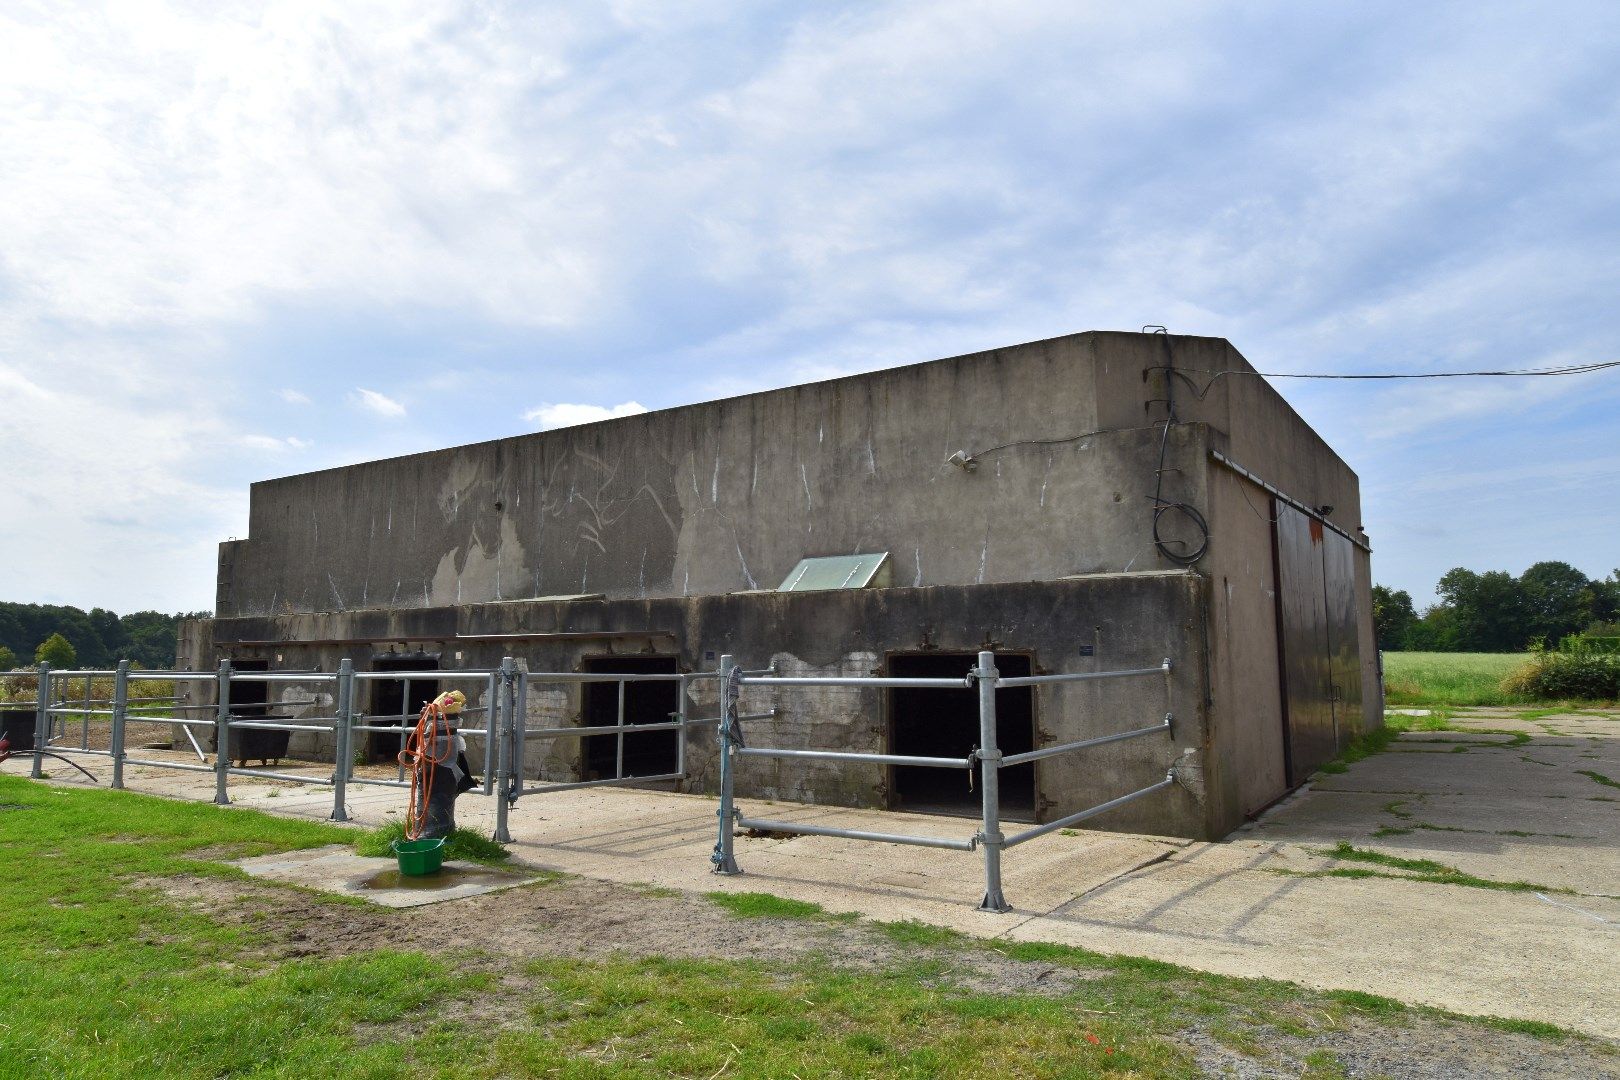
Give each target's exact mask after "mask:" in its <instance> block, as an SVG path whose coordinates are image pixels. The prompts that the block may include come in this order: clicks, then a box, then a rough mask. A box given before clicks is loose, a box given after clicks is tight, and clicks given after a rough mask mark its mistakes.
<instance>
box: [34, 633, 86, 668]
mask: <svg viewBox="0 0 1620 1080" xmlns="http://www.w3.org/2000/svg"><path fill="white" fill-rule="evenodd" d="M78 662H79V651H78V650H77V649H75V648H74V647H73V643H72V642H71V641H69V640H68V639H67V638H65V637H63V636H62V635H61V634H52V635H51V636H50V637H48V638H46V639H45V640H44V641H42V642H40V643H39V648H37V649H35V650H34V663H36V664H49V665H51V667H53V668H71V667H73V666H74V665H75V664H77V663H78Z"/></svg>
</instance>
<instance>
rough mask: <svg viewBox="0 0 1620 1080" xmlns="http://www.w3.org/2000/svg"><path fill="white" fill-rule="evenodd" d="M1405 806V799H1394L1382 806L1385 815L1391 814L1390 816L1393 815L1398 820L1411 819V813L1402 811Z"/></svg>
mask: <svg viewBox="0 0 1620 1080" xmlns="http://www.w3.org/2000/svg"><path fill="white" fill-rule="evenodd" d="M1405 806H1406V800H1405V799H1395V800H1394V801H1392V802H1387V803H1385V804H1384V805H1383V811H1384V813H1386V814H1392V815H1394V816H1395V817H1398V818H1410V817H1412V811H1410V810H1407V809H1404V807H1405Z"/></svg>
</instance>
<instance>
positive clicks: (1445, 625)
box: [1406, 604, 1462, 652]
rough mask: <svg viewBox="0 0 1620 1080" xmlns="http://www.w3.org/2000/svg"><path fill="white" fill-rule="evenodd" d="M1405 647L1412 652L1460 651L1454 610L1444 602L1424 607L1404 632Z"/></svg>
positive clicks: (1460, 646)
mask: <svg viewBox="0 0 1620 1080" xmlns="http://www.w3.org/2000/svg"><path fill="white" fill-rule="evenodd" d="M1406 647H1407V648H1408V649H1410V650H1411V651H1412V652H1461V651H1462V645H1461V644H1459V641H1458V635H1457V614H1456V612H1454V611H1452V610H1451V608H1449V607H1447V606H1446V605H1445V604H1431V605H1430V606H1429V607H1426V608H1424V609H1423V614H1422V616H1420V617H1419V618H1418V620H1417V621H1416V622H1414V623H1413V624H1412V625H1411V627H1410V628H1409V629H1408V630H1407V632H1406Z"/></svg>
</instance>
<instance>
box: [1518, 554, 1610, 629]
mask: <svg viewBox="0 0 1620 1080" xmlns="http://www.w3.org/2000/svg"><path fill="white" fill-rule="evenodd" d="M1519 585H1520V586H1521V588H1522V590H1523V594H1524V613H1525V632H1526V635H1527V638H1528V640H1531V641H1535V640H1537V639H1539V640H1541V641H1542V642H1544V643H1546V645H1547V646H1548V647H1549V648H1552V647H1555V646H1556V645H1557V644H1558V643H1559V642H1560V641H1561V640H1563V638H1564V637H1565V635H1567V634H1575V633H1579V632H1580V631H1581V629H1582V628H1583V627H1585V626H1586V625H1587V624H1588V623H1590V622H1592V621H1593V615H1594V612H1593V593H1592V588H1591V586H1592V582H1591V580H1590V579H1588V578H1587V576H1586V575H1585V574H1583V573H1581V572H1580V571H1579V570H1577V569H1575V568H1574V567H1573V566H1571V565H1569V563H1566V562H1538V563H1536V564H1535V565H1534V566H1532V567H1530V568H1529V569H1528V570H1526V571H1525V572H1524V573H1523V574H1521V575H1519Z"/></svg>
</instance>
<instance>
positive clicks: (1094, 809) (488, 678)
mask: <svg viewBox="0 0 1620 1080" xmlns="http://www.w3.org/2000/svg"><path fill="white" fill-rule="evenodd" d="M1170 672H1171V663H1170V660H1169V659H1166V660H1165V661H1164V662H1163V663H1162V664H1160V665H1158V666H1156V667H1149V668H1131V669H1124V670H1118V671H1097V672H1084V673H1077V674H1059V675H1030V676H1016V677H1011V678H1003V677H1002V676H1001V675H1000V673H999V672H998V671H997V670H996V667H995V654H994V653H992V652H981V653H979V655H978V663H977V666H975V667H974V668H972V669H971V670H969V671H968V672H966V673H964V675H963V676H962V677H961V678H898V677H854V676H851V677H842V676H790V677H784V676H780V675H778V674H777V673H776V671H775V669H774V668H767V669H761V670H757V671H744V670H741V669H739V668H737V667H736V665H735V663H734V661H733V658H732V657H731V656H730V655H727V656H722V657H721V658H720V664H719V668H718V670H715V671H697V672H656V673H655V672H636V673H630V672H577V671H576V672H531V671H527V670H524V669H522V668H520V666H519V664H518V661H517V660H516V659H515V658H513V657H506V658H505V659H504V660H502V662H501V666H500V667H499V668H497V669H494V670H465V671H459V670H433V671H419V672H414V671H413V672H407V671H364V672H357V671H355V670H354V665H353V662H352V661H350V660H348V659H345V660H343V661H341V662H340V663H339V665H338V669H337V670H336V671H335V672H319V671H314V672H311V671H237V670H234V669H233V668H232V666H231V663H230V661H228V660H225V661H221V662H220V665H219V668H218V669H217V670H216V671H213V672H200V671H134V670H131V668H130V665H129V662H128V661H122V662H120V663H119V664H118V666H117V668H115V669H113V670H111V671H53V670H51V668H50V666H49V665H47V664H41V665H40V666H39V667H38V669H37V670H30V671H19V672H9V673H0V677H4V678H30V677H31V678H34V679H35V680H36V695H35V696H36V701H35V702H34V703H33V709H34V712H35V727H34V736H35V737H34V749H33V763H32V768H31V772H30V775H31V776H33V777H34V778H36V779H38V778H39V777H40V775H41V762H42V758H43V757H44V756H45V755H46V754H52V755H75V754H76V755H88V756H94V757H105V758H110V759H111V763H112V787H114V788H122V787H124V769H125V766H126V765H136V766H141V767H144V768H154V769H172V770H178V771H182V772H202V773H213V774H214V778H215V780H214V802H215V803H218V804H220V805H226V804H229V802H230V794H229V781H230V778H231V777H233V776H247V777H255V778H259V779H267V780H278V781H284V782H287V783H297V784H309V785H316V786H324V787H331V788H332V789H333V795H332V814H331V819H332V820H333V821H347V820H349V814H348V809H347V806H346V800H347V793H348V786H349V785H350V784H365V785H375V786H381V787H398V788H404V787H408V786H409V784H408V782H406V781H405V780H404V778H403V770H401V772H400V773H398V774H396V778H395V779H392V780H388V779H381V778H376V777H367V776H357V775H356V774H355V748H354V735H355V733H356V732H360V733H364V734H367V735H371V736H373V737H379V736H381V737H386V736H394V735H397V736H398V737H399V739H400V745H401V747H403V745H404V740H405V738H406V736H407V735H408V732H409V730H410V729H409V727H408V726H407V724H408V723H409V722H410V721H411V720H412V719H413V718H414V717H413V716H412V715H411V714H409V713H408V712H405V713H400V714H392V713H388V714H381V713H379V714H367V713H365V712H363V711H362V710H361V709H360V708H359V706H358V699H359V693H358V691H359V689H360V686H361V684H363V683H368V682H371V683H375V682H381V681H392V682H399V683H403V684H404V695H405V696H404V698H403V699H402V700H403V701H404V702H405V703H406V704H405V708H406V709H407V710H408V708H409V705H410V702H411V694H410V688H411V684H412V683H413V682H435V683H443V682H462V683H469V682H470V683H472V684H474V685H475V686H479V687H481V688H482V689H483V692H484V697H483V702H482V704H480V705H476V706H468V707H466V708H464V709H463V715H465V716H477V715H482V717H483V724H482V726H481V727H479V728H471V729H469V728H465V727H463V728H461V731H462V732H463V733H464V734H467V735H475V736H479V737H481V738H482V739H483V744H484V745H483V758H484V762H483V764H484V769H483V773H484V783H483V794H484V795H493V796H494V797H495V829H494V838H495V839H496V840H498V841H501V842H503V843H509V842H511V840H512V836H511V833H510V829H509V821H508V811H509V809H510V808H511V807H512V806H514V805H516V803H517V801H518V799H519V798H521V797H522V796H524V795H540V794H546V793H549V792H557V791H569V790H574V789H577V788H586V787H598V786H608V785H619V786H623V785H629V784H645V783H654V782H659V781H668V780H682V779H685V778H686V775H687V752H688V742H689V739H690V737H691V733H692V732H693V731H694V730H697V729H704V728H709V727H717V728H718V729H719V767H720V777H719V788H720V791H719V796H720V806H719V809H718V810H717V812H716V813H717V816H718V818H719V836H718V839H717V840H716V843H715V846H714V852H713V854H712V855H711V856H710V861H711V862H712V863H713V868H714V872H715V873H718V874H740V873H742V870H741V868H740V867H739V866H738V864H737V859H736V852H735V837H736V833H737V831H738V830H739V829H755V830H759V831H761V832H767V833H785V834H797V835H804V836H828V837H839V838H842V839H848V840H867V841H873V842H877V843H887V844H909V845H915V846H919V847H931V848H945V849H949V850H953V851H981V852H982V853H983V859H984V876H985V887H984V895H983V897H982V899H981V900H980V903H979V908H980V910H982V911H990V912H1004V911H1009V910H1011V908H1010V907H1009V905H1008V904H1007V901H1006V897H1005V896H1004V895H1003V892H1002V875H1001V853H1002V851H1004V850H1005V849H1007V848H1010V847H1016V846H1017V845H1019V844H1023V843H1026V842H1027V841H1030V840H1033V839H1035V838H1036V837H1039V836H1044V835H1046V834H1048V833H1051V832H1055V831H1056V830H1058V829H1063V828H1067V827H1068V826H1070V825H1074V824H1077V823H1079V822H1081V821H1086V820H1088V819H1090V818H1093V817H1096V816H1098V815H1100V814H1104V813H1107V812H1109V811H1110V810H1114V809H1116V808H1118V807H1121V806H1124V805H1126V804H1128V803H1131V802H1134V801H1135V800H1137V799H1141V798H1144V797H1146V796H1148V795H1151V794H1153V793H1155V792H1158V791H1162V790H1164V789H1166V788H1168V787H1170V786H1171V785H1172V784H1174V783H1175V773H1174V769H1173V767H1171V768H1170V769H1168V770H1167V771H1166V773H1165V775H1164V777H1163V778H1162V779H1160V780H1158V781H1156V782H1155V783H1152V784H1149V785H1147V786H1145V787H1141V788H1138V789H1136V790H1134V791H1130V792H1127V793H1126V794H1124V795H1120V796H1118V797H1117V798H1114V799H1110V800H1108V801H1106V802H1103V803H1099V804H1097V805H1095V806H1091V807H1087V808H1086V809H1084V810H1080V811H1078V812H1076V813H1072V814H1068V815H1066V816H1064V817H1061V818H1058V819H1057V820H1054V821H1049V822H1046V823H1045V824H1042V825H1037V826H1035V827H1033V828H1030V829H1027V830H1024V831H1023V832H1018V833H1015V834H1013V835H1011V836H1007V835H1004V834H1003V833H1002V829H1001V796H1000V776H999V774H1000V771H1001V770H1002V769H1006V768H1013V767H1016V766H1019V765H1026V764H1029V763H1031V762H1035V761H1040V760H1044V759H1046V758H1051V757H1055V756H1058V755H1061V754H1070V753H1078V752H1080V751H1084V750H1088V749H1092V748H1094V747H1098V746H1103V745H1107V744H1109V743H1116V742H1122V741H1125V740H1129V739H1139V738H1144V737H1147V736H1151V735H1157V734H1161V733H1162V734H1166V735H1169V734H1170V733H1171V726H1172V723H1173V721H1174V717H1173V714H1172V713H1171V711H1170V689H1171V687H1170ZM1151 675H1162V676H1163V677H1164V680H1165V709H1166V711H1165V714H1164V719H1163V720H1162V721H1161V722H1159V723H1157V724H1152V725H1149V726H1145V727H1138V728H1133V729H1130V730H1126V731H1120V732H1115V733H1112V734H1108V735H1099V736H1094V737H1092V738H1086V739H1078V740H1073V741H1070V742H1065V743H1058V744H1056V745H1052V746H1045V747H1039V748H1037V749H1033V750H1029V751H1026V752H1023V753H1018V754H1010V755H1005V756H1004V755H1003V754H1002V753H1001V751H1000V749H999V747H998V746H997V742H996V691H997V690H998V689H1002V688H1010V687H1038V686H1045V685H1052V684H1060V683H1070V682H1080V681H1089V680H1099V679H1126V678H1137V677H1145V676H1151ZM80 679H83V680H84V682H83V686H82V688H81V687H79V686H78V682H77V681H78V680H80ZM96 679H111V680H112V697H111V698H97V697H96V696H95V694H94V680H96ZM707 680H717V681H718V682H719V691H720V692H719V695H718V696H719V699H720V715H719V716H717V717H693V716H691V715H689V711H688V698H689V696H690V695H689V694H688V690H689V688H690V687H691V686H692V685H693V684H695V683H698V682H702V681H707ZM140 681H164V682H173V683H177V684H178V683H187V684H191V685H192V686H194V687H201V688H204V689H206V687H207V685H208V684H210V683H212V684H213V687H214V697H215V701H214V704H212V705H205V704H187V703H186V702H187V701H189V695H180V696H172V697H154V698H140V697H135V698H132V697H131V695H130V684H131V683H133V682H140ZM647 682H663V683H673V684H675V685H676V690H677V692H676V703H677V707H676V709H675V710H674V711H673V712H670V713H669V714H668V715H669V717H670V718H669V719H668V720H667V721H657V722H653V723H644V724H637V723H628V722H627V718H626V697H627V694H628V687H629V685H630V684H631V683H647ZM70 683H71V686H70ZM238 683H261V684H289V685H297V686H315V687H320V688H322V689H323V690H327V691H329V692H330V699H329V700H330V702H331V704H332V706H333V708H332V713H333V715H330V716H314V717H309V716H297V717H270V716H268V711H269V710H270V709H273V708H298V709H304V708H310V707H315V706H319V705H322V704H324V702H323V701H322V700H321V699H320V698H317V697H313V696H312V697H311V699H310V700H308V701H303V702H279V703H278V702H269V701H254V702H243V703H241V704H239V705H237V706H236V708H235V710H234V711H233V705H232V694H231V688H232V685H233V684H238ZM590 683H611V684H615V685H616V686H617V702H616V713H615V722H614V723H612V724H585V723H577V724H572V725H568V724H555V725H551V726H544V727H530V726H529V722H528V690H529V687H530V686H531V685H535V684H550V685H573V686H583V685H585V684H590ZM747 687H754V688H769V689H774V690H776V691H777V692H779V693H780V692H793V691H795V690H797V689H799V688H808V687H845V688H852V689H890V688H897V687H900V688H929V689H944V690H960V691H963V692H974V693H976V694H977V697H978V714H979V744H978V746H977V747H975V748H974V749H973V750H972V751H971V752H970V753H968V754H967V755H965V756H963V757H927V756H919V755H911V754H888V753H867V752H860V751H849V750H814V749H790V748H785V747H767V746H749V745H745V744H744V741H743V739H742V734H741V727H740V725H741V724H742V723H744V722H748V721H754V720H765V719H769V718H772V717H774V716H776V715H777V714H778V711H777V710H776V709H774V708H773V709H770V710H766V711H761V712H753V713H741V712H739V711H738V702H739V697H740V694H741V691H742V690H743V689H744V688H747ZM70 689H72V690H73V691H75V693H74V697H73V698H72V700H69V699H68V697H67V693H68V691H69V690H70ZM80 689H82V695H80V694H79V693H77V691H78V690H80ZM264 696H265V697H268V696H269V695H268V694H266V695H264ZM102 705H105V706H109V707H108V708H105V709H102V708H97V706H102ZM153 708H162V709H163V710H164V713H165V714H164V715H158V716H154V715H150V714H149V713H147V712H146V711H145V710H147V709H153ZM249 709H251V710H254V711H253V712H252V713H251V714H249V713H247V711H246V710H249ZM204 710H206V711H212V712H213V714H214V715H213V716H212V717H210V718H207V719H201V718H195V717H192V716H187V715H182V714H186V713H192V712H197V711H204ZM12 711H16V710H15V709H13V710H12ZM580 715H581V718H583V715H584V706H583V702H582V703H581V709H580ZM91 717H107V718H109V719H110V720H111V738H110V742H109V748H108V749H106V750H101V749H92V748H91V747H90V745H89V723H90V719H91ZM70 718H77V719H78V720H79V721H80V733H79V734H80V738H79V743H80V745H78V746H67V745H61V744H59V743H58V742H57V741H56V740H57V739H60V738H64V737H66V731H67V723H68V720H69V719H70ZM58 720H61V721H62V723H61V725H60V728H61V732H62V734H60V735H59V734H57V730H58V723H57V722H58ZM131 720H134V721H136V722H138V723H163V724H170V725H175V726H177V727H179V728H180V729H181V730H182V731H183V732H184V733H185V735H186V738H187V739H188V741H190V743H191V745H192V747H193V748H194V749H195V750H196V752H197V755H198V757H199V758H200V759H203V763H202V764H191V763H189V762H185V761H169V760H160V759H156V758H144V757H135V756H132V755H130V754H129V753H128V752H127V747H126V745H125V744H126V729H127V725H128V723H129V722H130V721H131ZM379 721H395V723H383V722H379ZM197 728H211V729H212V730H213V731H214V733H215V744H214V761H213V763H212V764H208V763H207V762H206V756H205V755H204V753H203V750H202V747H201V745H200V744H199V743H198V742H197V740H196V738H195V737H194V736H193V734H192V731H193V729H197ZM256 730H262V731H286V732H289V733H291V732H303V733H314V734H317V735H330V736H331V737H332V746H333V751H332V771H331V773H330V775H327V776H320V775H309V774H304V773H294V772H281V771H271V770H265V769H248V768H238V767H235V766H233V765H232V764H231V761H232V756H231V748H232V733H233V732H242V731H256ZM653 732H674V733H675V736H676V740H675V741H676V752H675V762H674V769H673V770H671V771H664V772H658V773H655V774H650V775H626V773H625V741H626V739H627V738H632V737H635V736H639V735H645V734H650V733H653ZM609 735H611V736H613V737H614V770H613V775H612V776H607V777H599V778H594V779H580V780H575V781H563V782H552V783H528V782H526V781H525V779H524V777H525V773H526V771H527V770H526V769H525V762H526V753H527V744H528V740H529V739H531V738H533V739H545V740H558V739H585V738H590V737H593V736H609ZM582 749H583V748H582ZM26 752H27V751H24V753H26ZM748 759H771V760H777V761H788V762H807V761H828V762H837V763H839V764H852V765H901V766H910V767H922V768H934V769H962V770H969V771H972V770H973V769H974V768H975V767H977V768H978V773H979V789H980V800H979V802H980V811H979V829H978V831H977V832H976V833H974V834H973V835H972V836H969V837H962V838H952V837H939V836H920V835H911V834H904V833H885V832H874V831H869V830H861V829H842V828H835V827H833V826H828V825H816V824H812V823H807V822H794V821H776V820H769V819H765V818H753V817H748V816H746V815H745V814H743V813H742V812H741V811H740V810H739V809H738V808H737V804H736V775H737V768H738V766H739V765H740V764H741V763H742V762H743V761H745V760H748ZM583 768H584V765H583V763H582V765H581V771H582V772H583Z"/></svg>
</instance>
